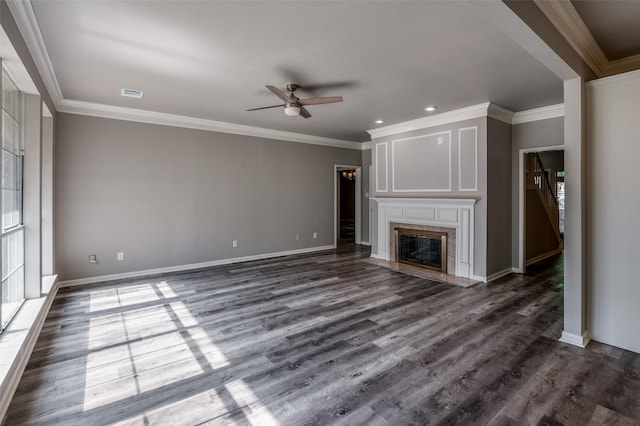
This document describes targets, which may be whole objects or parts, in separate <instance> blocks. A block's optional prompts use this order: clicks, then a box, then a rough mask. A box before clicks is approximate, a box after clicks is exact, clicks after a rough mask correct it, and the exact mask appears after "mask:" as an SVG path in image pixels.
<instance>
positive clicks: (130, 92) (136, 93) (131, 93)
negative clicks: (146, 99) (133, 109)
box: [120, 89, 142, 99]
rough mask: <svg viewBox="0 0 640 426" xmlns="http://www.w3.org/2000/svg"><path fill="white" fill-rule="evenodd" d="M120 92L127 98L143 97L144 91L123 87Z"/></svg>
mask: <svg viewBox="0 0 640 426" xmlns="http://www.w3.org/2000/svg"><path fill="white" fill-rule="evenodd" d="M120 94H121V95H122V96H124V97H126V98H136V99H142V91H141V90H134V89H122V91H121V92H120Z"/></svg>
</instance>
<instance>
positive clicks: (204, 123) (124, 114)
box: [58, 99, 362, 151]
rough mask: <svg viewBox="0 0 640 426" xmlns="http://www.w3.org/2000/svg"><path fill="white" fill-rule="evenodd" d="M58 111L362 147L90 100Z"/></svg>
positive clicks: (65, 103)
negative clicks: (97, 102)
mask: <svg viewBox="0 0 640 426" xmlns="http://www.w3.org/2000/svg"><path fill="white" fill-rule="evenodd" d="M58 112H66V113H69V114H80V115H88V116H92V117H101V118H112V119H116V120H126V121H134V122H139V123H149V124H159V125H162V126H172V127H183V128H187V129H198V130H207V131H211V132H222V133H230V134H235V135H244V136H253V137H259V138H267V139H277V140H283V141H289V142H299V143H307V144H313V145H325V146H332V147H337V148H348V149H356V150H358V151H361V150H362V143H360V142H354V141H345V140H341V139H330V138H324V137H319V136H311V135H304V134H302V133H292V132H285V131H281V130H271V129H264V128H261V127H253V126H245V125H242V124H232V123H225V122H222V121H214V120H206V119H203V118H194V117H187V116H184V115H176V114H167V113H163V112H154V111H147V110H142V109H135V108H125V107H118V106H113V105H103V104H96V103H92V102H83V101H71V100H68V99H65V100H63V101H62V102H61V103H60V105H59V106H58Z"/></svg>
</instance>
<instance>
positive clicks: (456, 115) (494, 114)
mask: <svg viewBox="0 0 640 426" xmlns="http://www.w3.org/2000/svg"><path fill="white" fill-rule="evenodd" d="M512 116H513V112H511V111H509V110H507V109H505V108H502V107H500V106H498V105H494V104H492V103H491V102H485V103H483V104H479V105H473V106H469V107H466V108H460V109H456V110H453V111H447V112H443V113H440V114H435V115H431V116H429V117H421V118H416V119H415V120H410V121H405V122H402V123H397V124H392V125H390V126H385V127H378V128H377V129H371V130H367V133H369V134H370V135H371V137H372V138H373V139H376V138H382V137H385V136H391V135H396V134H399V133H404V132H410V131H412V130H421V129H427V128H429V127H434V126H439V125H443V124H450V123H456V122H458V121H463V120H470V119H473V118H480V117H491V118H495V119H496V120H500V121H504V122H505V123H509V124H511V118H512Z"/></svg>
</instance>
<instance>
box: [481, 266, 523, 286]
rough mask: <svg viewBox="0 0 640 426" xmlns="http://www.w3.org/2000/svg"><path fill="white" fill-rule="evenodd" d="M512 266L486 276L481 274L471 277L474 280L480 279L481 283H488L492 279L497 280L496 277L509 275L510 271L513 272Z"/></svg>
mask: <svg viewBox="0 0 640 426" xmlns="http://www.w3.org/2000/svg"><path fill="white" fill-rule="evenodd" d="M513 269H514V268H512V267H508V268H505V269H503V270H502V271H498V272H496V273H495V274H491V275H489V276H488V277H485V276H482V275H474V276H473V277H472V278H471V279H472V280H475V281H482V282H483V283H488V282H491V281H493V280H497V279H498V278H501V277H504V276H505V275H509V274H510V273H512V272H513Z"/></svg>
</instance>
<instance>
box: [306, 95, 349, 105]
mask: <svg viewBox="0 0 640 426" xmlns="http://www.w3.org/2000/svg"><path fill="white" fill-rule="evenodd" d="M333 102H342V96H327V97H324V98H309V99H300V100H299V101H298V103H299V104H300V105H320V104H330V103H333Z"/></svg>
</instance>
